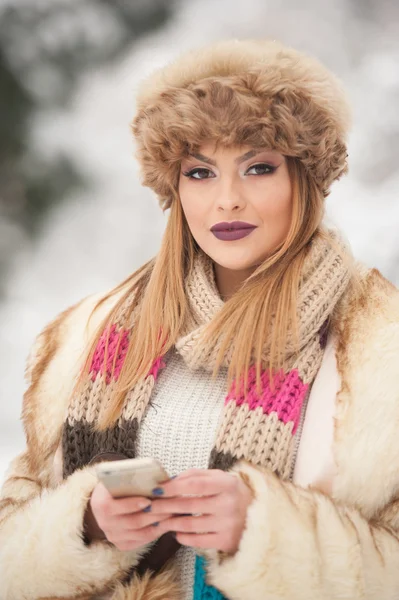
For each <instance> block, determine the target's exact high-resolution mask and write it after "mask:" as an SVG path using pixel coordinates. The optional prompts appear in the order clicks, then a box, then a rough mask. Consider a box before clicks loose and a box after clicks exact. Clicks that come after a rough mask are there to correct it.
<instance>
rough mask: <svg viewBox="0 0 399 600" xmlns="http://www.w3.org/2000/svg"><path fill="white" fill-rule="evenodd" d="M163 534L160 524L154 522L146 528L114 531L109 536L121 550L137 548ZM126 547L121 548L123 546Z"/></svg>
mask: <svg viewBox="0 0 399 600" xmlns="http://www.w3.org/2000/svg"><path fill="white" fill-rule="evenodd" d="M161 535H162V531H161V530H160V527H159V525H156V524H153V525H150V526H148V527H145V528H144V529H140V530H135V531H134V532H129V531H121V532H117V533H115V532H113V534H112V535H111V534H110V536H107V538H108V540H109V541H110V542H112V543H113V544H114V545H115V546H117V547H118V548H120V549H121V550H122V549H124V550H130V549H135V548H137V547H138V546H143V545H144V544H147V543H148V542H152V541H154V540H156V539H158V538H159V537H160V536H161ZM122 545H123V546H124V548H121V546H122Z"/></svg>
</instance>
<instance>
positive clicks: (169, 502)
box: [152, 469, 253, 554]
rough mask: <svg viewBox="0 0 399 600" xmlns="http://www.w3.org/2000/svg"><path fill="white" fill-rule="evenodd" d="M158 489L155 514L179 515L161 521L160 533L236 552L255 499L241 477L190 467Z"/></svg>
mask: <svg viewBox="0 0 399 600" xmlns="http://www.w3.org/2000/svg"><path fill="white" fill-rule="evenodd" d="M158 490H162V492H163V493H162V492H160V493H159V496H160V497H159V499H156V500H153V501H152V510H153V511H154V513H157V514H158V513H169V514H170V513H172V514H173V513H175V514H176V516H173V517H170V518H169V519H165V520H164V521H162V522H160V524H159V530H160V534H163V533H166V532H167V531H175V532H176V539H177V541H178V542H180V544H183V545H184V546H193V547H195V548H208V549H209V548H214V549H216V550H221V551H223V552H226V553H228V554H234V553H235V552H236V551H237V549H238V546H239V543H240V539H241V535H242V533H243V531H244V528H245V522H246V517H247V509H248V506H249V505H250V503H251V502H252V500H253V496H252V492H251V490H250V488H249V487H248V486H247V485H246V484H245V483H244V481H243V480H242V479H241V477H239V476H236V475H232V474H231V473H227V472H225V471H221V470H219V469H189V470H188V471H184V472H183V473H181V474H180V475H178V476H177V477H176V478H174V479H171V480H169V481H168V482H166V483H164V484H162V485H161V486H160V487H159V488H158ZM188 496H191V497H188ZM198 513H200V515H199V516H192V515H196V514H198ZM186 515H187V516H186Z"/></svg>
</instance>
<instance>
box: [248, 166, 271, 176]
mask: <svg viewBox="0 0 399 600" xmlns="http://www.w3.org/2000/svg"><path fill="white" fill-rule="evenodd" d="M252 169H256V170H257V172H256V173H252V174H254V175H271V174H272V173H274V171H275V170H276V169H277V167H273V165H268V164H267V163H257V164H256V165H252V167H249V169H248V171H247V173H249V171H251V170H252Z"/></svg>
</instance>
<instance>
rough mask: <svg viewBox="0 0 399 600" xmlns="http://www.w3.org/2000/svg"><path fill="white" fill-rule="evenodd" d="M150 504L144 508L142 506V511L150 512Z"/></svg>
mask: <svg viewBox="0 0 399 600" xmlns="http://www.w3.org/2000/svg"><path fill="white" fill-rule="evenodd" d="M151 508H152V506H151V504H150V505H149V506H146V507H145V508H143V512H150V511H151Z"/></svg>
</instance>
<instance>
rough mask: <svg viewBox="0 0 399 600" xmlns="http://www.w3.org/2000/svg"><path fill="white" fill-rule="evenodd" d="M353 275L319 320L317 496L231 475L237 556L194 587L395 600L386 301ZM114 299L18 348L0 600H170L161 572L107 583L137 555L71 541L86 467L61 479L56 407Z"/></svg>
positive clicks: (395, 354)
mask: <svg viewBox="0 0 399 600" xmlns="http://www.w3.org/2000/svg"><path fill="white" fill-rule="evenodd" d="M364 278H365V287H364V291H363V292H362V294H361V295H360V296H357V297H354V296H353V297H352V296H350V295H346V296H345V297H344V299H343V300H342V301H340V303H339V305H338V307H337V309H336V310H335V313H334V316H333V321H332V333H331V335H333V336H334V348H335V359H336V370H337V373H338V377H339V386H338V390H337V392H336V394H335V401H334V431H333V439H332V446H331V453H332V456H333V460H334V466H335V471H334V476H333V479H332V481H331V490H330V491H329V493H326V491H322V489H319V488H317V487H314V486H302V485H299V484H298V483H291V482H283V481H281V480H280V479H278V478H277V476H275V475H274V474H273V473H271V472H269V471H267V470H262V469H260V468H257V467H254V466H253V465H251V464H249V463H245V462H243V461H241V462H239V463H237V464H236V465H235V467H234V470H238V471H241V472H242V473H243V474H245V476H246V478H247V481H248V482H249V484H250V486H251V487H252V489H253V492H254V500H253V502H252V503H251V505H250V506H249V509H248V514H247V521H246V527H245V530H244V532H243V535H242V538H241V542H240V546H239V549H238V551H237V552H236V553H235V554H234V555H225V554H222V553H220V552H218V551H205V553H204V554H205V556H206V558H207V578H208V583H210V584H212V585H214V586H215V587H217V588H218V589H219V590H220V591H221V592H222V593H223V594H224V595H225V596H226V598H229V599H231V600H244V599H245V600H260V599H263V600H274V599H277V598H278V599H280V600H294V599H296V600H322V599H324V598H325V599H327V598H329V599H332V598H334V599H336V598H337V599H338V598H339V599H347V600H358V599H359V600H360V599H367V600H397V599H398V598H399V292H398V290H397V289H396V288H395V287H394V286H393V285H392V284H390V283H389V282H388V281H387V280H386V279H384V278H383V277H382V276H381V274H380V273H379V272H378V271H376V270H371V271H368V272H367V273H365V275H364ZM121 293H123V292H122V291H121V292H120V294H121ZM117 298H119V295H118V296H113V298H111V299H108V300H107V301H106V302H105V303H104V304H103V305H102V307H101V309H100V310H99V311H97V312H96V313H95V315H94V317H93V319H92V320H91V321H90V328H86V324H87V319H88V316H89V314H90V312H91V309H92V308H93V306H94V304H95V302H96V301H97V300H98V299H99V296H90V297H88V298H86V299H85V300H83V301H81V302H80V303H78V304H77V305H75V306H73V307H71V308H69V309H68V310H66V311H64V312H63V313H61V314H60V315H59V316H58V317H57V318H56V319H55V320H53V321H52V322H51V323H50V324H49V325H48V326H47V327H46V328H45V329H44V330H43V331H42V332H41V333H40V334H39V336H38V338H37V340H36V342H35V344H34V346H33V348H32V352H31V354H30V358H29V359H28V364H27V370H26V373H27V377H28V383H29V385H28V389H27V391H26V393H25V395H24V401H23V410H22V420H23V424H24V428H25V433H26V449H25V451H24V452H23V453H22V454H20V455H19V456H17V457H16V458H15V459H14V460H13V461H12V463H11V465H10V467H9V470H8V473H7V477H6V480H5V483H4V484H3V487H2V491H1V497H0V598H1V600H44V599H46V600H50V599H55V598H58V599H60V598H61V599H63V598H65V599H66V598H69V599H73V600H77V599H80V600H89V599H95V598H97V599H99V598H101V594H103V593H105V592H106V590H107V589H108V590H109V589H112V591H111V592H110V593H107V597H110V598H112V600H161V599H162V600H164V599H167V598H168V599H176V600H177V599H178V598H179V585H178V581H177V578H176V573H175V572H174V570H173V565H167V567H166V568H165V569H164V571H163V572H161V573H160V574H159V575H157V576H156V577H154V578H153V579H148V578H147V577H146V578H143V579H135V580H133V581H132V582H131V583H130V584H129V586H127V587H124V586H122V584H120V583H118V579H120V578H121V576H122V575H123V573H125V572H126V571H127V570H128V569H129V567H131V566H134V565H135V564H136V563H137V562H138V561H139V559H140V557H141V556H143V555H144V554H145V552H146V551H147V550H148V546H146V547H143V548H141V549H140V551H132V552H120V551H119V550H117V549H116V548H115V547H113V546H112V545H110V544H108V543H107V542H100V541H99V542H95V543H93V544H91V545H89V546H87V545H85V544H84V542H83V535H82V528H83V515H84V512H85V508H86V505H87V502H88V499H89V497H90V494H91V491H92V489H93V488H94V486H95V484H96V481H97V480H96V476H95V474H94V471H93V467H85V468H83V469H81V470H78V471H75V472H74V473H73V474H72V475H71V476H69V477H68V478H67V479H66V480H65V481H62V476H61V468H60V460H62V457H61V459H60V456H59V442H60V435H61V430H62V424H63V421H64V418H65V413H66V408H67V404H68V400H69V397H70V394H71V391H72V387H73V385H74V382H75V381H76V377H77V375H78V371H79V368H80V366H81V361H82V358H83V356H84V350H85V347H86V345H87V343H88V340H89V337H90V336H91V333H92V331H93V330H94V328H95V327H97V325H98V324H99V322H100V320H102V318H103V317H104V315H105V312H106V311H107V310H109V309H110V308H111V306H112V303H113V302H115V300H116V299H117ZM316 380H317V379H316ZM320 387H322V386H319V389H320ZM327 392H328V390H326V393H327ZM319 394H321V395H322V390H320V392H319ZM321 401H322V398H321ZM305 424H306V419H305Z"/></svg>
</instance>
